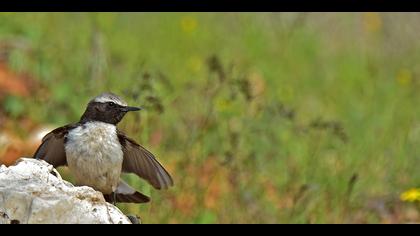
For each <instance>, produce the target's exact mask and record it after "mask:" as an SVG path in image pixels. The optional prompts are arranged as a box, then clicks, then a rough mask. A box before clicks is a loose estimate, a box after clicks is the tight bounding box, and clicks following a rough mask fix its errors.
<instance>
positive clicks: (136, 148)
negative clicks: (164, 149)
mask: <svg viewBox="0 0 420 236" xmlns="http://www.w3.org/2000/svg"><path fill="white" fill-rule="evenodd" d="M117 132H118V139H119V141H120V143H121V146H122V150H123V153H124V160H123V166H122V171H123V172H128V173H135V174H137V175H138V176H140V177H141V178H143V179H145V180H147V182H149V183H150V184H151V185H152V186H153V187H154V188H156V189H167V188H169V187H170V186H172V185H173V180H172V177H171V176H170V175H169V173H168V172H167V171H166V170H165V168H163V166H162V165H161V164H160V163H159V162H158V161H157V160H156V158H155V157H154V156H153V154H152V153H150V152H149V151H147V150H146V149H145V148H144V147H142V146H140V145H139V144H137V143H136V142H135V141H134V140H132V139H130V138H128V137H127V136H125V134H124V133H122V132H121V131H119V130H118V131H117Z"/></svg>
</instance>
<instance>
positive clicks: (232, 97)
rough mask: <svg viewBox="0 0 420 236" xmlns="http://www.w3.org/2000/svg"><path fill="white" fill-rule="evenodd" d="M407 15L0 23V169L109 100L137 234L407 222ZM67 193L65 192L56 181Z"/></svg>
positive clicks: (37, 17) (412, 163)
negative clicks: (125, 160) (139, 172)
mask: <svg viewBox="0 0 420 236" xmlns="http://www.w3.org/2000/svg"><path fill="white" fill-rule="evenodd" d="M419 22H420V15H419V14H414V13H413V14H407V13H404V14H402V13H386V14H383V13H340V14H338V13H223V14H222V13H0V104H1V107H0V162H1V163H4V164H7V165H10V164H11V163H13V162H14V161H15V160H16V158H18V157H21V156H32V155H33V153H34V151H35V149H36V148H37V146H38V145H39V144H40V139H41V137H42V136H43V135H44V134H45V133H46V132H48V131H49V130H51V129H53V128H55V127H58V126H62V125H65V124H67V123H71V122H76V121H78V119H79V117H80V116H81V114H82V113H83V111H84V109H85V106H86V104H87V102H88V101H89V100H90V98H92V97H94V96H96V95H98V94H99V93H101V92H103V91H112V92H114V93H116V94H118V95H120V96H121V97H123V98H124V99H125V100H126V101H127V102H128V103H129V104H132V105H140V106H143V107H145V108H146V110H144V111H142V112H139V113H132V114H128V115H127V116H126V118H125V119H124V120H123V122H122V123H121V124H120V125H119V128H120V129H121V130H124V131H125V132H126V133H127V134H129V135H130V136H131V137H133V138H134V139H135V140H137V141H138V142H139V143H141V144H142V145H143V146H145V147H146V148H147V149H149V150H150V151H151V152H153V153H154V154H155V155H156V156H157V158H158V159H159V160H160V162H161V163H162V164H163V165H164V166H165V167H166V168H167V169H168V170H169V172H170V173H171V174H172V176H173V178H174V181H175V186H174V187H173V188H171V189H170V190H168V191H157V190H154V189H153V188H151V187H150V186H149V185H148V184H146V183H145V182H144V181H143V180H140V179H139V178H137V177H136V176H132V175H128V176H125V178H126V180H127V181H129V182H130V183H131V184H132V185H135V186H136V188H137V189H140V190H141V191H142V192H144V193H145V194H148V195H150V196H151V198H152V202H151V203H149V204H143V205H136V204H119V205H118V206H119V207H120V208H121V209H122V210H123V211H124V212H125V213H127V214H136V215H139V216H140V217H141V219H142V221H143V222H144V223H407V222H420V211H419V210H420V205H419V202H418V201H420V190H419V189H417V187H419V184H420V170H419V167H420V156H419V155H420V145H419V144H420V107H419V101H420V93H419V91H420V64H419V59H420V43H419V42H420V33H419V32H420V31H419V30H418V24H419ZM60 171H61V173H62V174H63V177H64V178H65V179H68V180H70V181H72V177H71V175H69V173H68V172H67V170H66V168H60Z"/></svg>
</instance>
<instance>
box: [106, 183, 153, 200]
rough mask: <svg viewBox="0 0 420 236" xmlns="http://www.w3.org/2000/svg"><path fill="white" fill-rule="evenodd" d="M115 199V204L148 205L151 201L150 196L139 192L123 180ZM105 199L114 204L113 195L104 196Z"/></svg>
mask: <svg viewBox="0 0 420 236" xmlns="http://www.w3.org/2000/svg"><path fill="white" fill-rule="evenodd" d="M115 197H116V199H115V202H125V203H146V202H149V201H150V198H149V197H148V196H146V195H144V194H142V193H140V192H137V191H136V190H135V189H133V188H132V187H130V186H129V185H128V184H127V183H125V182H124V181H122V180H120V183H119V184H118V187H117V190H116V191H115ZM104 198H105V200H106V201H107V202H114V195H113V194H104Z"/></svg>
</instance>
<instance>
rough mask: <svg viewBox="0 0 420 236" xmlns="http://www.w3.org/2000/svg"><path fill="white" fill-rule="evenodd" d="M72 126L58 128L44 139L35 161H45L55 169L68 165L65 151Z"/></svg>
mask: <svg viewBox="0 0 420 236" xmlns="http://www.w3.org/2000/svg"><path fill="white" fill-rule="evenodd" d="M71 127H72V125H66V126H63V127H60V128H57V129H55V130H53V131H51V132H50V133H48V134H47V135H45V136H44V137H43V138H42V143H41V145H40V146H39V147H38V149H37V150H36V152H35V154H34V158H35V159H41V160H44V161H46V162H48V163H50V164H51V165H53V166H54V167H58V166H64V165H67V159H66V152H65V150H64V142H65V137H66V135H67V133H68V130H69V128H71Z"/></svg>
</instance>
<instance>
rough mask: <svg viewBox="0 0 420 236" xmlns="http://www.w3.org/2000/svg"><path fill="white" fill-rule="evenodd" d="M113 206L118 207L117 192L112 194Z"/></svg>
mask: <svg viewBox="0 0 420 236" xmlns="http://www.w3.org/2000/svg"><path fill="white" fill-rule="evenodd" d="M112 204H113V205H114V206H117V193H116V192H112Z"/></svg>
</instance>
